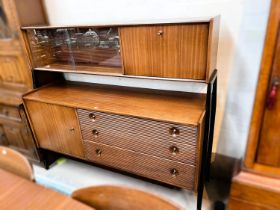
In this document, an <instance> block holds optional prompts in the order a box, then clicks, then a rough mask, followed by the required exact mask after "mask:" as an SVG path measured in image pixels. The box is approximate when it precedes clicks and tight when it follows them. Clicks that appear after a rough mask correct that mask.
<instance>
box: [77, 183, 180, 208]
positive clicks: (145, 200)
mask: <svg viewBox="0 0 280 210" xmlns="http://www.w3.org/2000/svg"><path fill="white" fill-rule="evenodd" d="M72 198H74V199H76V200H78V201H80V202H82V203H85V204H87V205H89V206H92V207H94V208H96V209H98V210H144V209H152V210H180V209H181V208H179V207H178V206H175V205H174V204H172V203H170V202H168V201H167V200H164V199H162V198H160V197H158V196H155V195H153V194H150V193H147V192H144V191H140V190H136V189H130V188H125V187H117V186H98V187H88V188H82V189H79V190H76V191H74V192H73V193H72ZM181 210H182V209H181Z"/></svg>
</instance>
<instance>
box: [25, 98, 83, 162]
mask: <svg viewBox="0 0 280 210" xmlns="http://www.w3.org/2000/svg"><path fill="white" fill-rule="evenodd" d="M25 105H26V108H27V110H28V113H29V117H30V120H31V124H32V127H33V130H34V132H35V136H36V140H37V142H38V145H39V147H41V148H44V149H49V150H52V151H55V152H61V153H64V154H67V155H71V156H76V157H82V158H83V157H84V150H83V145H82V137H81V132H80V128H79V123H78V120H77V116H76V111H75V109H73V108H69V107H64V106H58V105H52V104H46V103H41V102H36V101H25Z"/></svg>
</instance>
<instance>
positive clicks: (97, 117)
mask: <svg viewBox="0 0 280 210" xmlns="http://www.w3.org/2000/svg"><path fill="white" fill-rule="evenodd" d="M78 115H79V120H80V123H81V126H86V125H88V126H92V127H96V128H100V129H101V128H103V129H106V130H107V131H110V130H114V131H119V132H120V133H123V134H126V135H138V137H141V138H142V143H144V142H151V141H159V142H164V143H165V142H176V143H182V144H188V145H192V146H196V145H197V143H198V142H197V137H198V135H197V126H191V125H190V126H185V125H177V124H172V123H166V122H159V121H154V120H149V119H141V118H137V117H130V116H123V115H117V114H107V113H103V112H95V111H88V110H83V109H78Z"/></svg>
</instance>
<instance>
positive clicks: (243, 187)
mask: <svg viewBox="0 0 280 210" xmlns="http://www.w3.org/2000/svg"><path fill="white" fill-rule="evenodd" d="M230 198H231V199H233V200H234V199H237V200H241V201H243V202H249V203H251V204H254V205H256V206H266V207H267V209H280V180H279V179H276V178H270V177H266V176H261V175H256V174H252V173H248V172H243V171H242V172H240V173H239V174H238V175H237V176H235V177H234V178H233V182H232V185H231V192H230ZM239 205H241V204H239ZM229 206H230V208H229V209H230V210H235V209H238V208H237V207H236V206H235V204H234V203H232V204H231V203H229ZM240 207H242V208H239V209H245V207H246V206H242V205H241V206H240ZM256 209H258V208H256ZM261 209H262V208H261ZM264 209H265V208H264Z"/></svg>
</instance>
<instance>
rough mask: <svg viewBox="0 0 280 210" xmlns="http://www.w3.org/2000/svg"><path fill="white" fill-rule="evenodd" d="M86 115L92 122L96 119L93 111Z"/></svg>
mask: <svg viewBox="0 0 280 210" xmlns="http://www.w3.org/2000/svg"><path fill="white" fill-rule="evenodd" d="M88 117H89V119H91V121H92V122H94V121H95V120H96V116H95V114H93V113H90V114H89V115H88Z"/></svg>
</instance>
